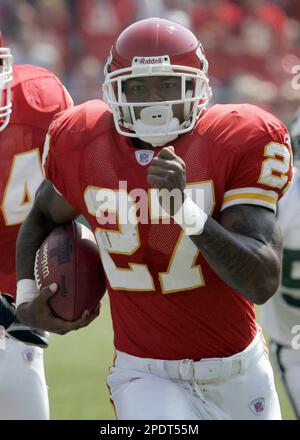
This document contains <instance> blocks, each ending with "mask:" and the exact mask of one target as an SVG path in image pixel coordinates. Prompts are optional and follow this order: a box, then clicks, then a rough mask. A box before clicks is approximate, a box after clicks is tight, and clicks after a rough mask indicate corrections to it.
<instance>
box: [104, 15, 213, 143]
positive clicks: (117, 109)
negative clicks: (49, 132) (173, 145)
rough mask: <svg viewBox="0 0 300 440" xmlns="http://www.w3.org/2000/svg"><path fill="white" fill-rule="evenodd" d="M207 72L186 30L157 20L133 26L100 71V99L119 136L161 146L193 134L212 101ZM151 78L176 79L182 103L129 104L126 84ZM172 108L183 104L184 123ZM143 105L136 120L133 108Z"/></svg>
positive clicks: (199, 48) (199, 49)
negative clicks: (177, 79)
mask: <svg viewBox="0 0 300 440" xmlns="http://www.w3.org/2000/svg"><path fill="white" fill-rule="evenodd" d="M207 71H208V62H207V60H206V58H205V55H204V53H203V49H202V46H201V44H200V43H199V41H198V39H197V38H196V36H195V35H194V34H193V33H192V32H191V31H190V30H189V29H187V28H185V27H184V26H182V25H180V24H178V23H175V22H172V21H169V20H163V19H160V18H149V19H146V20H142V21H139V22H137V23H134V24H132V25H131V26H129V27H128V28H126V29H125V30H124V31H123V32H122V33H121V34H120V36H119V37H118V39H117V41H116V43H115V45H114V46H113V47H112V49H111V52H110V56H109V58H108V61H107V63H106V65H105V69H104V72H105V81H104V84H103V97H104V101H105V102H106V103H107V104H108V106H109V108H110V110H111V112H112V113H113V116H114V121H115V126H116V129H117V131H118V132H119V133H120V134H122V135H124V136H129V137H137V138H140V139H142V140H144V141H146V142H148V143H150V144H152V145H153V146H161V145H165V144H166V143H167V142H169V141H171V140H173V139H175V138H176V137H177V136H178V135H180V134H183V133H186V132H188V131H190V130H192V129H193V127H194V126H195V123H196V121H197V119H198V117H199V115H200V113H201V112H202V110H203V109H204V108H205V107H206V105H207V103H208V101H209V99H210V97H211V89H210V87H209V80H208V77H207ZM149 76H156V77H157V76H165V77H173V76H175V77H180V78H181V97H180V99H176V100H170V101H160V102H142V103H141V102H128V101H127V99H126V95H125V93H124V81H126V80H128V79H132V78H138V77H149ZM174 104H183V106H184V107H183V108H184V112H183V113H184V120H183V121H179V120H178V119H177V118H174V117H173V108H172V106H173V105H174ZM145 106H146V108H144V110H143V111H141V112H140V116H139V118H140V119H138V118H137V117H136V112H135V109H137V108H138V107H139V108H141V107H145Z"/></svg>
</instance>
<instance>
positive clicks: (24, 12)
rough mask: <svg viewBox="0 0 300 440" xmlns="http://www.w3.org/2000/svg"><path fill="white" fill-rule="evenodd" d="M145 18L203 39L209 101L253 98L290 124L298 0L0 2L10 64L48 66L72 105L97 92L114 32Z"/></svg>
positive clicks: (299, 50) (299, 65) (299, 61)
mask: <svg viewBox="0 0 300 440" xmlns="http://www.w3.org/2000/svg"><path fill="white" fill-rule="evenodd" d="M151 16H156V17H163V18H168V19H173V20H175V21H177V22H180V23H182V24H184V25H185V26H187V27H189V28H191V29H192V30H193V31H194V32H195V34H196V35H197V36H198V37H199V39H200V40H201V41H202V44H203V46H204V49H205V53H206V56H207V58H208V61H209V66H210V68H209V76H210V79H211V84H212V87H213V91H214V98H213V100H214V102H252V103H257V104H259V105H260V106H263V107H265V108H267V109H269V110H271V111H273V112H274V113H275V114H276V115H277V116H279V117H281V118H282V119H283V120H284V121H285V122H286V123H288V124H289V122H290V119H291V116H292V114H293V112H294V110H295V109H296V108H297V107H298V106H299V104H300V2H299V0H14V1H8V0H0V29H1V30H2V32H3V35H4V38H5V44H6V45H7V46H9V47H10V48H11V49H12V51H13V54H14V60H15V63H30V64H38V65H41V66H44V67H47V68H49V69H50V70H52V71H54V72H55V73H56V74H57V75H58V76H59V77H60V78H61V79H62V81H64V83H65V85H66V86H67V87H68V89H69V90H70V92H71V94H72V96H73V98H74V100H75V102H76V103H81V102H83V101H85V100H87V99H92V98H95V97H98V96H100V95H101V82H102V80H103V65H104V63H105V61H106V57H107V55H108V52H109V49H110V47H111V45H112V42H113V41H114V39H115V37H116V35H118V34H119V33H120V31H121V30H122V29H124V28H125V27H126V26H127V25H129V24H130V23H132V22H134V21H137V20H141V19H143V18H147V17H151ZM297 74H299V75H298V76H297ZM298 77H299V78H298Z"/></svg>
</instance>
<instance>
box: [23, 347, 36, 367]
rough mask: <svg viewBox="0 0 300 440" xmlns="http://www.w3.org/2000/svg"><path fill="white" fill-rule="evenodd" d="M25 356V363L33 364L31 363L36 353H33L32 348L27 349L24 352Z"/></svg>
mask: <svg viewBox="0 0 300 440" xmlns="http://www.w3.org/2000/svg"><path fill="white" fill-rule="evenodd" d="M23 355H24V360H25V362H26V363H27V364H31V362H32V361H33V358H34V352H33V350H32V349H30V348H29V349H27V350H24V352H23Z"/></svg>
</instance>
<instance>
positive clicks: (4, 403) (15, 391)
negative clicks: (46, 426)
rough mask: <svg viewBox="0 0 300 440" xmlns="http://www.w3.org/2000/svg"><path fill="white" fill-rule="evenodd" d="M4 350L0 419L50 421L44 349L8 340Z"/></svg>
mask: <svg viewBox="0 0 300 440" xmlns="http://www.w3.org/2000/svg"><path fill="white" fill-rule="evenodd" d="M5 341H6V348H5V349H0V420H48V419H49V402H48V390H47V386H46V380H45V373H44V361H43V350H42V349H41V348H39V347H33V346H31V345H25V344H23V343H22V342H19V341H15V340H13V339H11V338H6V339H5Z"/></svg>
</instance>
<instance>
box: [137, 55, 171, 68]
mask: <svg viewBox="0 0 300 440" xmlns="http://www.w3.org/2000/svg"><path fill="white" fill-rule="evenodd" d="M168 61H169V57H168V56H162V57H135V58H134V59H133V64H135V65H136V64H139V65H142V66H145V65H149V64H164V63H166V62H168Z"/></svg>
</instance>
